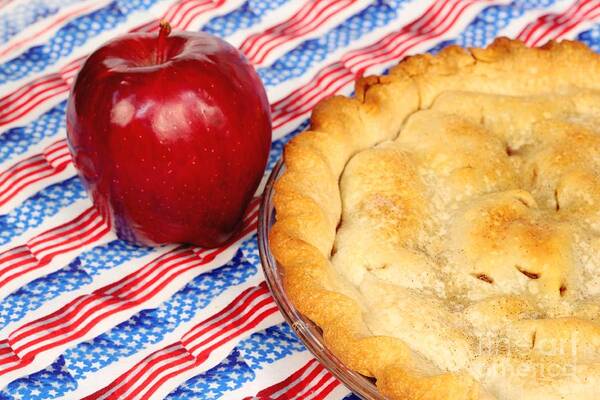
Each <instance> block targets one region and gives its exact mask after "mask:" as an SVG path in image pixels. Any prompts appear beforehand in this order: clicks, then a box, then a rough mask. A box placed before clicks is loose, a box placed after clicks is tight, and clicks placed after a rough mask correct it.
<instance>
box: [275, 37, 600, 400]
mask: <svg viewBox="0 0 600 400" xmlns="http://www.w3.org/2000/svg"><path fill="white" fill-rule="evenodd" d="M355 93H356V94H355V96H354V98H347V97H341V96H336V97H332V98H328V99H326V100H324V101H322V102H320V103H319V104H318V105H317V106H316V107H315V109H314V110H313V113H312V117H311V126H310V129H309V130H308V131H306V132H303V133H302V134H300V135H298V136H297V137H295V138H294V139H293V140H292V141H291V142H290V143H289V144H288V145H287V147H286V149H285V155H284V163H285V173H284V175H283V176H282V177H281V178H280V179H279V180H278V181H277V183H276V186H275V194H274V203H275V208H276V214H277V215H276V218H277V221H276V223H275V225H274V226H273V229H272V232H271V236H270V245H271V249H272V252H273V254H274V256H275V258H276V259H277V261H278V263H279V264H280V266H281V268H282V271H283V275H284V282H285V290H286V293H287V295H288V296H289V297H290V298H291V299H292V301H293V302H294V304H295V306H296V307H297V308H298V309H299V310H300V312H302V313H303V314H304V315H306V316H307V317H308V318H309V319H311V320H312V321H314V322H315V323H316V324H317V325H318V326H319V327H320V328H321V329H322V331H323V337H324V341H325V343H326V345H327V346H328V348H329V349H330V350H331V351H332V352H333V353H334V354H335V355H336V356H337V357H338V358H339V359H340V360H341V361H342V362H343V363H344V364H345V365H346V366H347V367H348V368H350V369H353V370H355V371H358V372H360V373H362V374H364V375H366V376H369V377H373V378H374V379H375V380H376V385H377V387H378V390H379V391H380V392H381V393H382V394H383V395H385V396H387V397H388V398H390V399H409V400H413V399H440V400H442V399H443V400H446V399H451V400H455V399H497V400H501V399H502V400H517V399H518V400H532V399H535V400H541V399H543V400H554V399H563V400H564V399H577V400H584V399H590V400H592V399H594V400H596V399H598V398H600V55H598V54H596V53H594V52H593V51H592V50H590V49H589V48H587V47H586V46H585V45H583V44H581V43H578V42H571V41H564V42H561V43H555V42H551V43H549V44H547V45H545V46H543V47H541V48H528V47H526V46H525V45H523V44H522V43H521V42H518V41H513V40H509V39H503V38H502V39H497V40H496V41H495V42H494V43H493V44H491V45H490V46H489V47H487V48H485V49H479V48H473V49H462V48H459V47H448V48H446V49H445V50H443V51H441V52H440V53H439V54H437V55H429V54H425V55H417V56H414V57H409V58H407V59H405V60H403V61H402V62H400V64H398V65H397V66H396V67H394V68H392V69H391V70H390V72H389V74H387V75H384V76H370V77H365V78H361V79H359V80H358V81H357V83H356V91H355Z"/></svg>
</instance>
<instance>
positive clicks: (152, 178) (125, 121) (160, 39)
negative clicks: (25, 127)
mask: <svg viewBox="0 0 600 400" xmlns="http://www.w3.org/2000/svg"><path fill="white" fill-rule="evenodd" d="M170 31H171V29H170V27H169V26H168V24H164V23H163V24H161V29H160V32H159V33H158V34H152V33H133V34H127V35H124V36H121V37H118V38H116V39H114V40H112V41H110V42H108V43H107V44H105V45H104V46H102V47H101V48H99V49H98V50H96V51H95V52H94V53H92V54H91V55H90V56H89V58H88V59H87V61H86V62H85V64H84V66H83V67H82V69H81V71H80V72H79V74H78V76H77V79H76V81H75V83H74V85H73V87H72V90H71V95H70V98H69V103H68V109H67V137H68V142H69V146H70V149H71V153H72V155H73V160H74V163H75V166H76V167H77V170H78V171H79V175H80V176H81V178H82V180H83V182H84V184H85V185H86V188H87V190H88V192H89V193H90V195H91V197H92V199H93V201H94V204H95V205H96V207H97V208H98V209H99V210H101V212H102V213H103V214H105V215H106V216H107V217H108V218H110V220H111V221H112V223H113V225H114V227H115V228H116V231H117V234H118V235H119V237H121V238H122V239H126V240H129V241H134V242H136V243H140V244H149V245H154V244H162V243H192V244H196V245H201V246H205V247H214V246H217V245H220V244H222V243H224V242H226V241H227V240H228V239H229V238H230V237H231V236H232V235H233V233H234V232H235V231H236V229H237V228H238V227H239V225H240V221H241V218H242V216H243V213H244V210H245V209H246V207H247V206H248V203H249V201H250V200H251V198H252V195H253V194H254V192H255V191H256V188H257V186H258V184H259V182H260V179H261V177H262V175H263V172H264V168H265V164H266V161H267V157H268V153H269V148H270V144H271V119H270V114H269V104H268V101H267V97H266V94H265V90H264V87H263V86H262V83H261V81H260V79H259V77H258V75H257V74H256V72H255V71H254V69H253V67H252V66H251V65H250V64H249V63H248V61H247V60H246V59H245V58H244V56H243V55H242V54H241V53H240V52H239V51H238V50H237V49H236V48H234V47H232V46H231V45H229V44H228V43H226V42H224V41H223V40H221V39H219V38H216V37H214V36H211V35H208V34H205V33H191V32H173V33H172V34H171V32H170Z"/></svg>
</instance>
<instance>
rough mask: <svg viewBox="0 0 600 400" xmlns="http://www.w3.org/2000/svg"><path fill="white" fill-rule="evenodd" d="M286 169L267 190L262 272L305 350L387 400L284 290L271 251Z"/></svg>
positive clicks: (364, 392) (351, 384)
mask: <svg viewBox="0 0 600 400" xmlns="http://www.w3.org/2000/svg"><path fill="white" fill-rule="evenodd" d="M283 170H284V165H283V162H282V160H279V162H277V164H276V165H275V167H274V168H273V171H272V172H271V175H270V177H269V180H268V181H267V184H266V186H265V190H264V196H263V199H262V202H261V206H260V214H259V219H258V247H259V251H260V259H261V263H262V268H263V271H264V274H265V278H266V280H267V284H268V285H269V288H270V289H271V293H272V294H273V297H274V299H275V302H276V303H277V305H278V306H279V310H280V311H281V313H282V314H283V316H284V318H285V319H286V321H287V322H288V323H289V324H290V326H291V327H292V328H293V330H294V331H295V332H296V334H297V335H298V337H299V338H300V339H301V340H302V342H303V343H304V345H305V346H306V348H307V349H308V350H309V351H310V352H311V353H312V354H313V355H314V356H315V357H316V359H317V360H319V362H320V363H321V364H323V366H324V367H325V368H327V369H328V370H329V371H331V373H332V374H333V375H334V376H335V377H336V378H337V379H339V380H340V381H341V382H342V383H343V384H344V385H345V386H346V387H348V388H349V389H350V390H351V391H352V392H353V393H354V394H356V395H357V396H359V397H361V398H362V399H365V400H385V397H383V396H382V395H381V394H380V393H379V392H378V391H377V388H376V387H375V383H374V381H373V379H370V378H368V377H366V376H364V375H361V374H359V373H357V372H354V371H352V370H350V369H348V368H346V367H345V366H344V365H343V364H342V363H341V362H340V361H339V360H338V359H337V358H336V357H335V356H334V355H333V354H332V353H331V352H330V351H329V350H328V349H327V348H326V347H325V344H324V342H323V336H322V334H321V330H320V329H319V327H318V326H317V325H315V324H314V323H313V322H311V321H310V320H308V319H307V318H305V317H304V316H303V315H301V314H300V312H299V311H298V310H296V308H295V307H294V305H293V304H292V302H291V300H290V299H289V298H288V297H287V295H286V293H285V290H284V288H283V279H282V270H281V268H279V266H278V265H277V262H276V261H275V258H274V257H273V255H272V254H271V250H270V248H269V233H270V231H271V227H272V225H273V223H274V222H275V209H274V206H273V185H274V183H275V181H276V180H277V178H278V177H279V176H280V175H281V174H282V173H283Z"/></svg>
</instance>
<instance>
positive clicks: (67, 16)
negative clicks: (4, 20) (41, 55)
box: [0, 0, 110, 61]
mask: <svg viewBox="0 0 600 400" xmlns="http://www.w3.org/2000/svg"><path fill="white" fill-rule="evenodd" d="M109 3H110V0H83V1H80V2H78V3H75V4H72V5H70V6H69V7H65V8H64V9H62V10H60V11H59V12H57V13H56V14H54V15H53V16H52V17H51V18H48V19H42V20H41V21H39V23H35V24H33V26H30V27H29V28H28V29H26V30H24V31H23V32H20V33H19V34H17V35H15V36H13V37H12V38H11V39H10V40H9V41H8V43H6V44H4V46H3V48H2V49H0V61H4V60H7V59H9V58H10V57H13V56H15V55H16V54H18V52H20V51H23V50H25V49H27V48H29V47H31V46H32V45H34V44H36V43H40V42H42V41H43V40H44V39H47V38H48V37H49V35H51V34H52V33H54V32H56V31H57V30H58V29H59V28H60V27H61V26H63V25H65V24H67V23H68V22H69V21H72V20H74V19H75V18H77V17H80V16H82V15H85V14H88V13H90V12H93V11H95V10H98V9H100V8H102V7H105V6H106V5H107V4H109ZM1 7H2V5H1V3H0V8H1Z"/></svg>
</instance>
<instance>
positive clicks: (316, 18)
mask: <svg viewBox="0 0 600 400" xmlns="http://www.w3.org/2000/svg"><path fill="white" fill-rule="evenodd" d="M357 3H358V1H357V0H315V1H311V2H308V3H306V4H305V5H304V6H303V7H302V8H301V9H300V10H299V11H298V12H297V13H296V14H294V15H293V16H292V17H291V18H289V19H287V20H286V21H284V22H281V23H279V24H277V25H274V26H272V27H271V28H268V29H266V30H265V31H264V32H261V33H257V34H254V35H251V36H250V37H248V38H247V39H246V40H245V41H244V42H243V43H242V44H241V46H240V50H241V51H242V52H243V53H244V54H245V55H246V57H248V60H250V62H252V63H253V64H254V65H255V66H259V65H262V64H264V63H265V60H266V59H267V57H268V56H269V55H270V54H272V53H273V51H274V50H275V49H276V48H278V47H281V46H282V45H284V44H289V43H290V42H292V41H293V40H294V39H297V38H301V37H306V36H307V35H309V34H310V33H312V32H314V31H315V30H317V29H318V28H320V27H322V26H323V25H325V24H326V23H327V21H328V20H330V19H331V18H332V17H334V16H335V15H336V14H340V13H342V12H343V11H345V10H347V9H349V8H350V7H351V6H352V5H355V4H357Z"/></svg>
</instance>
